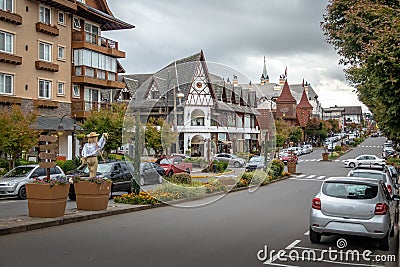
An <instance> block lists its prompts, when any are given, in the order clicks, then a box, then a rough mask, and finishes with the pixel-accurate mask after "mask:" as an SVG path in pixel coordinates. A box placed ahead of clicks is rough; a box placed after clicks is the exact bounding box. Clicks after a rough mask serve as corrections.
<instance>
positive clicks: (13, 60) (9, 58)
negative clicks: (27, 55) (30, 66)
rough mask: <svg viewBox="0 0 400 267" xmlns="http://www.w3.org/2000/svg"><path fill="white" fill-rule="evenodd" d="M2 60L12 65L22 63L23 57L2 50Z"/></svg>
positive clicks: (0, 53)
mask: <svg viewBox="0 0 400 267" xmlns="http://www.w3.org/2000/svg"><path fill="white" fill-rule="evenodd" d="M0 62H2V63H7V64H12V65H21V64H22V57H20V56H16V55H11V54H7V53H3V52H0Z"/></svg>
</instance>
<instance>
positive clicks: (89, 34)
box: [85, 23, 100, 44]
mask: <svg viewBox="0 0 400 267" xmlns="http://www.w3.org/2000/svg"><path fill="white" fill-rule="evenodd" d="M85 33H86V42H88V43H91V44H97V39H98V36H99V35H100V31H99V27H97V26H96V25H93V24H90V23H85Z"/></svg>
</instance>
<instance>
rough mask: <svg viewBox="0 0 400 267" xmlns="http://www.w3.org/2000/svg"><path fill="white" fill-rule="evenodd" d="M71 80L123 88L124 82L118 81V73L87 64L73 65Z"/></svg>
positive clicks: (105, 86)
mask: <svg viewBox="0 0 400 267" xmlns="http://www.w3.org/2000/svg"><path fill="white" fill-rule="evenodd" d="M72 80H73V82H74V83H87V84H94V85H98V86H101V87H104V88H119V89H122V88H125V83H123V82H120V81H118V73H115V72H111V71H106V70H101V69H96V68H91V67H87V66H75V67H73V71H72Z"/></svg>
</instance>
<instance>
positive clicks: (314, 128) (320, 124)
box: [304, 118, 330, 142]
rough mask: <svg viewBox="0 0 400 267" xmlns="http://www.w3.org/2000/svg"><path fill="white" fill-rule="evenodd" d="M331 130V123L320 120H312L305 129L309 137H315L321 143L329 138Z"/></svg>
mask: <svg viewBox="0 0 400 267" xmlns="http://www.w3.org/2000/svg"><path fill="white" fill-rule="evenodd" d="M329 130H330V125H329V123H328V122H326V121H324V120H321V119H319V118H311V119H310V120H309V121H308V123H307V125H306V127H305V128H304V131H305V133H306V134H307V135H308V136H309V137H313V138H315V139H316V140H318V141H320V142H321V141H322V140H324V139H325V138H326V137H327V136H328V131H329Z"/></svg>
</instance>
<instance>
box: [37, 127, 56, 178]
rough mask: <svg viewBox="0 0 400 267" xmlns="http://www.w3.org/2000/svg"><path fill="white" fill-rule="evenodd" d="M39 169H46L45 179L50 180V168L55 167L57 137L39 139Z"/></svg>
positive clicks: (41, 137) (42, 136) (46, 136)
mask: <svg viewBox="0 0 400 267" xmlns="http://www.w3.org/2000/svg"><path fill="white" fill-rule="evenodd" d="M39 143H41V144H39V159H40V160H41V161H40V162H39V167H40V168H44V169H47V171H46V173H47V179H50V168H54V167H55V166H56V160H57V150H58V144H57V143H58V137H57V136H56V135H41V136H40V137H39Z"/></svg>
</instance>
